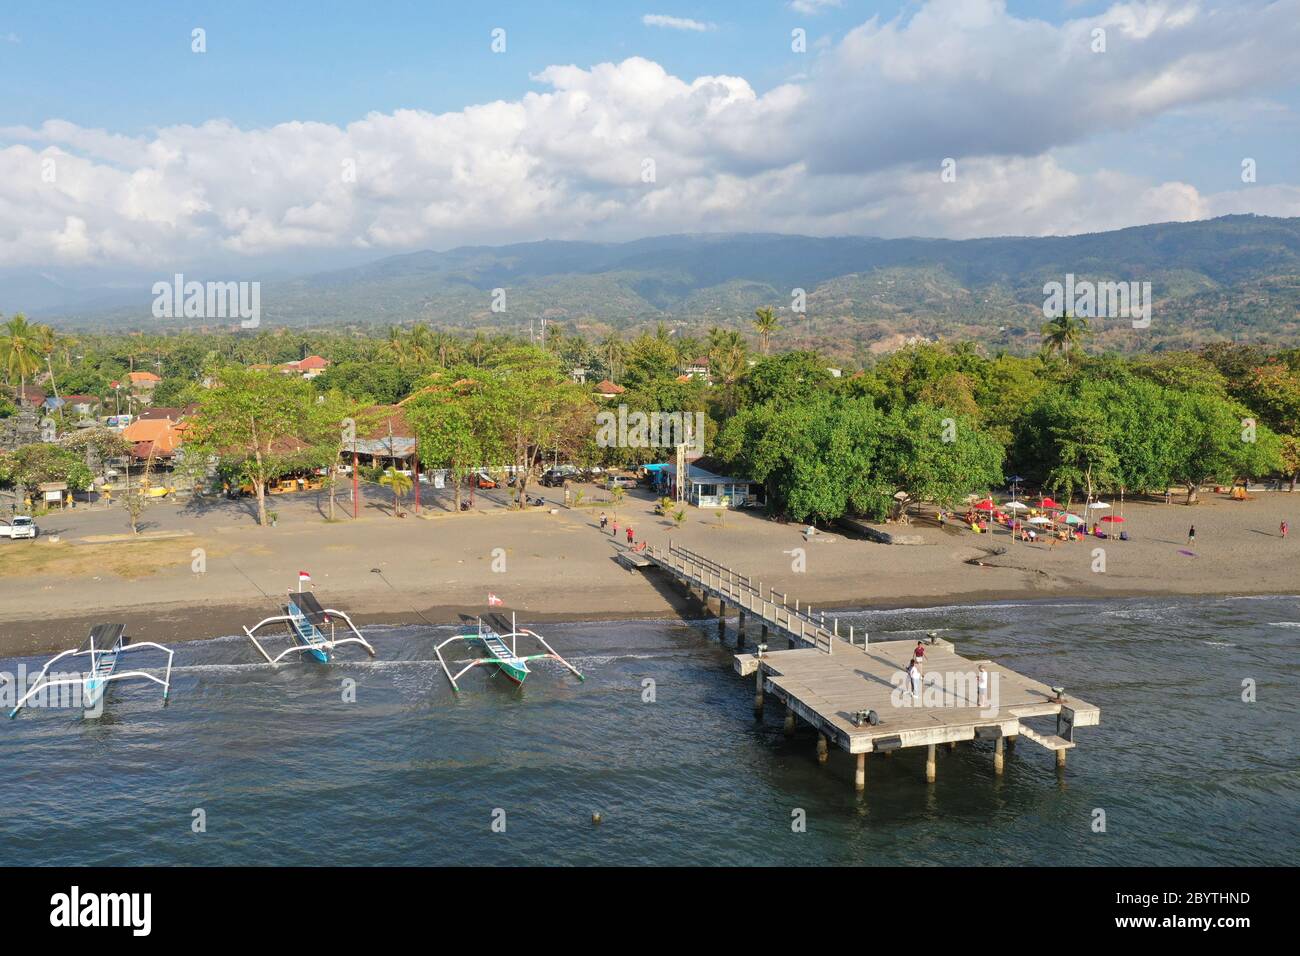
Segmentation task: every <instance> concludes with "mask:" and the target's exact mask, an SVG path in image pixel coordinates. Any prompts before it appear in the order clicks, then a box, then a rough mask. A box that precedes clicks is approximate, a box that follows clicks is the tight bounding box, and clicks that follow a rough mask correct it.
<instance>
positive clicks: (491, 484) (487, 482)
mask: <svg viewBox="0 0 1300 956" xmlns="http://www.w3.org/2000/svg"><path fill="white" fill-rule="evenodd" d="M470 480H471V481H473V482H474V487H475V488H495V487H496V486H497V483H496V480H495V479H494V478H493V477H492V476H491V475H489V474H488V473H487V472H485V471H480V472H478V473H477V474H475V475H474V476H473V477H472V478H471V479H470Z"/></svg>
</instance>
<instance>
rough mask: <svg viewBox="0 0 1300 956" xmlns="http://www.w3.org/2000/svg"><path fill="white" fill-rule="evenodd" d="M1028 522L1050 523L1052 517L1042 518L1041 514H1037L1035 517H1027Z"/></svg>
mask: <svg viewBox="0 0 1300 956" xmlns="http://www.w3.org/2000/svg"><path fill="white" fill-rule="evenodd" d="M1029 523H1030V524H1051V523H1052V519H1051V518H1044V517H1043V516H1042V515H1038V516H1037V517H1034V518H1030V519H1029Z"/></svg>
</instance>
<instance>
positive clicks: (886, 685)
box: [642, 543, 1101, 791]
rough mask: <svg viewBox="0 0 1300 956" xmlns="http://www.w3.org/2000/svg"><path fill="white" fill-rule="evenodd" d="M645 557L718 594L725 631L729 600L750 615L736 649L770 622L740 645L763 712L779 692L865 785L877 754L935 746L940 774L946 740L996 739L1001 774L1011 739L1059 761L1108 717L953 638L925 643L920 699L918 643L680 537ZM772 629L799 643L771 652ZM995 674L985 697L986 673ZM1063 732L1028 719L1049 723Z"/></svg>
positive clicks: (706, 593)
mask: <svg viewBox="0 0 1300 956" xmlns="http://www.w3.org/2000/svg"><path fill="white" fill-rule="evenodd" d="M642 554H643V555H644V556H645V557H647V558H649V559H650V562H652V563H653V565H654V566H656V567H658V568H661V569H663V570H665V571H667V572H669V573H670V574H671V575H673V577H675V578H676V579H677V580H678V581H680V582H681V583H683V584H685V585H686V586H687V587H688V588H689V589H692V590H695V589H698V590H699V591H700V594H701V598H702V599H707V598H713V599H715V600H717V601H718V615H719V616H718V628H719V633H722V632H723V630H724V629H725V626H726V624H725V620H726V613H727V605H728V604H731V605H733V606H734V607H735V608H736V610H737V611H738V612H739V620H738V625H737V650H741V649H742V648H743V647H744V640H745V625H746V615H749V616H751V617H753V618H754V619H755V620H756V621H757V622H758V623H759V624H760V626H761V628H762V638H761V639H760V641H759V643H758V644H757V645H756V647H755V651H754V653H752V654H750V653H738V654H736V656H735V669H736V672H737V673H738V674H740V675H741V676H753V677H754V681H755V683H754V709H755V712H756V713H758V714H761V713H762V710H763V705H764V702H765V700H766V698H767V697H768V696H772V697H775V698H776V699H777V700H779V701H780V702H781V703H782V704H784V705H785V713H786V717H785V728H786V732H787V733H791V732H793V730H794V728H795V725H796V721H798V720H802V721H803V722H805V723H807V724H809V725H811V726H812V727H813V728H814V729H815V730H817V732H818V737H817V756H818V760H819V761H821V762H823V763H825V762H826V760H827V757H828V747H829V745H830V744H831V743H833V744H835V745H836V746H837V747H839V748H840V749H842V750H844V751H846V752H848V753H850V754H853V755H854V756H855V757H856V760H857V767H856V772H855V775H854V785H855V787H856V789H858V790H859V791H860V790H863V789H865V787H866V757H867V755H868V754H872V753H875V754H886V755H888V754H891V753H892V752H893V751H895V750H900V749H905V748H911V747H925V748H926V779H927V781H929V782H931V783H933V782H934V780H935V775H936V769H935V764H936V761H935V751H936V748H937V747H939V746H942V745H944V744H947V745H948V746H949V747H955V746H956V745H957V744H958V743H960V742H962V741H967V740H989V741H991V742H992V744H993V768H994V771H995V772H996V773H1001V772H1002V769H1003V763H1004V754H1005V747H1006V744H1008V743H1011V744H1014V743H1015V742H1016V740H1018V739H1020V738H1022V737H1023V738H1024V739H1025V740H1027V741H1030V742H1032V743H1034V744H1037V745H1039V746H1041V747H1044V748H1046V749H1048V750H1051V751H1053V752H1054V753H1055V754H1056V765H1057V767H1064V766H1065V755H1066V752H1067V751H1068V750H1070V749H1071V748H1073V747H1074V745H1075V742H1074V731H1075V728H1077V727H1091V726H1095V725H1097V724H1099V723H1100V722H1101V710H1100V708H1098V707H1096V706H1095V705H1093V704H1089V703H1086V702H1085V701H1082V700H1079V699H1078V698H1076V697H1070V696H1067V695H1066V694H1065V693H1064V689H1059V688H1053V687H1051V686H1049V685H1047V684H1044V683H1042V682H1041V681H1036V680H1033V679H1032V678H1029V677H1025V676H1024V675H1023V674H1018V673H1016V672H1015V671H1012V670H1009V669H1008V668H1006V667H1003V666H1001V665H1000V664H996V663H994V662H992V661H987V660H971V659H968V658H965V657H962V656H961V655H959V654H958V653H957V652H956V649H955V648H954V646H953V644H952V643H951V642H949V641H946V640H942V639H940V638H937V637H935V636H933V635H932V636H930V637H929V638H928V639H927V640H926V641H924V642H922V643H924V645H925V655H924V658H923V660H924V664H923V668H922V671H923V685H922V690H921V694H920V698H919V699H918V698H916V697H913V696H912V694H911V692H910V687H909V686H908V685H907V682H906V678H905V675H904V671H905V668H906V667H907V664H908V662H909V661H910V660H911V658H912V653H913V651H914V650H915V648H916V643H917V642H916V641H883V642H880V641H878V642H875V643H872V642H871V641H870V639H869V636H868V635H867V634H866V633H863V634H861V635H857V634H856V633H855V631H854V629H853V628H849V629H848V631H847V633H845V632H844V629H842V628H841V627H840V626H839V622H838V620H835V619H833V618H832V620H831V621H830V622H829V626H828V624H827V622H826V619H825V615H824V613H823V614H821V615H818V614H817V613H816V612H814V611H813V609H812V608H810V607H807V606H806V605H805V606H803V607H801V606H800V604H799V602H798V601H797V600H796V601H795V604H794V606H793V607H791V606H790V604H789V600H788V596H787V595H785V594H783V593H780V592H777V591H775V590H772V589H770V588H769V589H767V591H766V593H765V592H764V588H763V585H762V583H761V582H759V583H755V582H752V581H751V580H750V579H749V578H748V577H747V576H745V575H741V574H738V573H736V572H735V571H733V570H731V569H729V568H726V567H724V566H722V565H719V564H717V563H716V562H714V561H711V560H709V559H708V558H705V557H704V556H702V555H699V554H696V553H694V552H691V551H689V550H687V549H685V548H680V547H674V546H673V545H672V544H671V543H670V544H669V547H668V550H667V551H660V550H658V549H655V548H650V549H648V550H647V551H645V552H642ZM769 632H772V633H776V634H780V635H783V636H785V637H786V638H787V639H788V641H789V644H790V647H789V649H788V650H769V649H768V648H767V637H768V635H769ZM981 666H982V667H983V668H984V670H985V672H986V673H987V674H988V689H987V693H986V696H985V697H984V698H983V699H981V697H980V692H979V672H980V668H981ZM1052 718H1055V722H1056V726H1055V731H1056V732H1055V733H1050V732H1048V731H1046V730H1044V729H1043V728H1042V727H1041V726H1040V727H1039V728H1037V729H1036V728H1035V727H1031V726H1029V725H1028V724H1027V723H1025V721H1030V720H1043V721H1050V720H1051V719H1052Z"/></svg>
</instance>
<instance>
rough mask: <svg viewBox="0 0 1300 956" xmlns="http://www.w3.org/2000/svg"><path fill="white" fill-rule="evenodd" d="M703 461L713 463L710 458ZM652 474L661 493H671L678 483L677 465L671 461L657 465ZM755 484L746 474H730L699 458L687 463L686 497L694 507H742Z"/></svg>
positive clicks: (747, 501)
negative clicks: (714, 470) (742, 476)
mask: <svg viewBox="0 0 1300 956" xmlns="http://www.w3.org/2000/svg"><path fill="white" fill-rule="evenodd" d="M700 461H704V459H700ZM706 463H707V464H710V465H714V462H713V461H708V462H706ZM715 467H719V466H718V465H715ZM655 478H656V484H657V487H658V490H659V491H660V492H661V493H663V494H669V495H670V494H672V493H673V490H674V489H675V488H676V487H677V465H676V464H674V463H671V462H670V463H668V464H666V465H663V466H661V467H659V468H658V470H657V472H656V474H655ZM754 484H755V483H754V482H753V481H751V480H749V479H748V478H731V477H727V476H726V475H721V474H718V473H716V472H713V471H710V470H709V469H708V468H705V467H703V466H702V465H701V464H699V462H689V463H688V464H687V465H686V488H685V491H686V500H687V501H688V502H690V503H691V504H693V505H695V507H697V508H741V507H744V506H745V505H746V504H749V503H750V502H751V501H752V500H753V498H754V496H755V488H754Z"/></svg>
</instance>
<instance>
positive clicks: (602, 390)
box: [592, 379, 627, 395]
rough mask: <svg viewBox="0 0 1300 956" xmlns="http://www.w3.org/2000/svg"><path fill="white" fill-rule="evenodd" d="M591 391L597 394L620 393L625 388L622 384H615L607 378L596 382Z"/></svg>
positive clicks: (624, 390)
mask: <svg viewBox="0 0 1300 956" xmlns="http://www.w3.org/2000/svg"><path fill="white" fill-rule="evenodd" d="M592 391H594V392H596V393H597V394H598V395H622V394H623V393H624V392H626V391H627V389H625V388H624V387H623V386H622V385H615V384H614V383H613V382H611V381H610V380H609V379H605V380H604V381H603V382H600V383H598V384H597V385H596V386H595V387H594V388H593V389H592Z"/></svg>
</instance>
